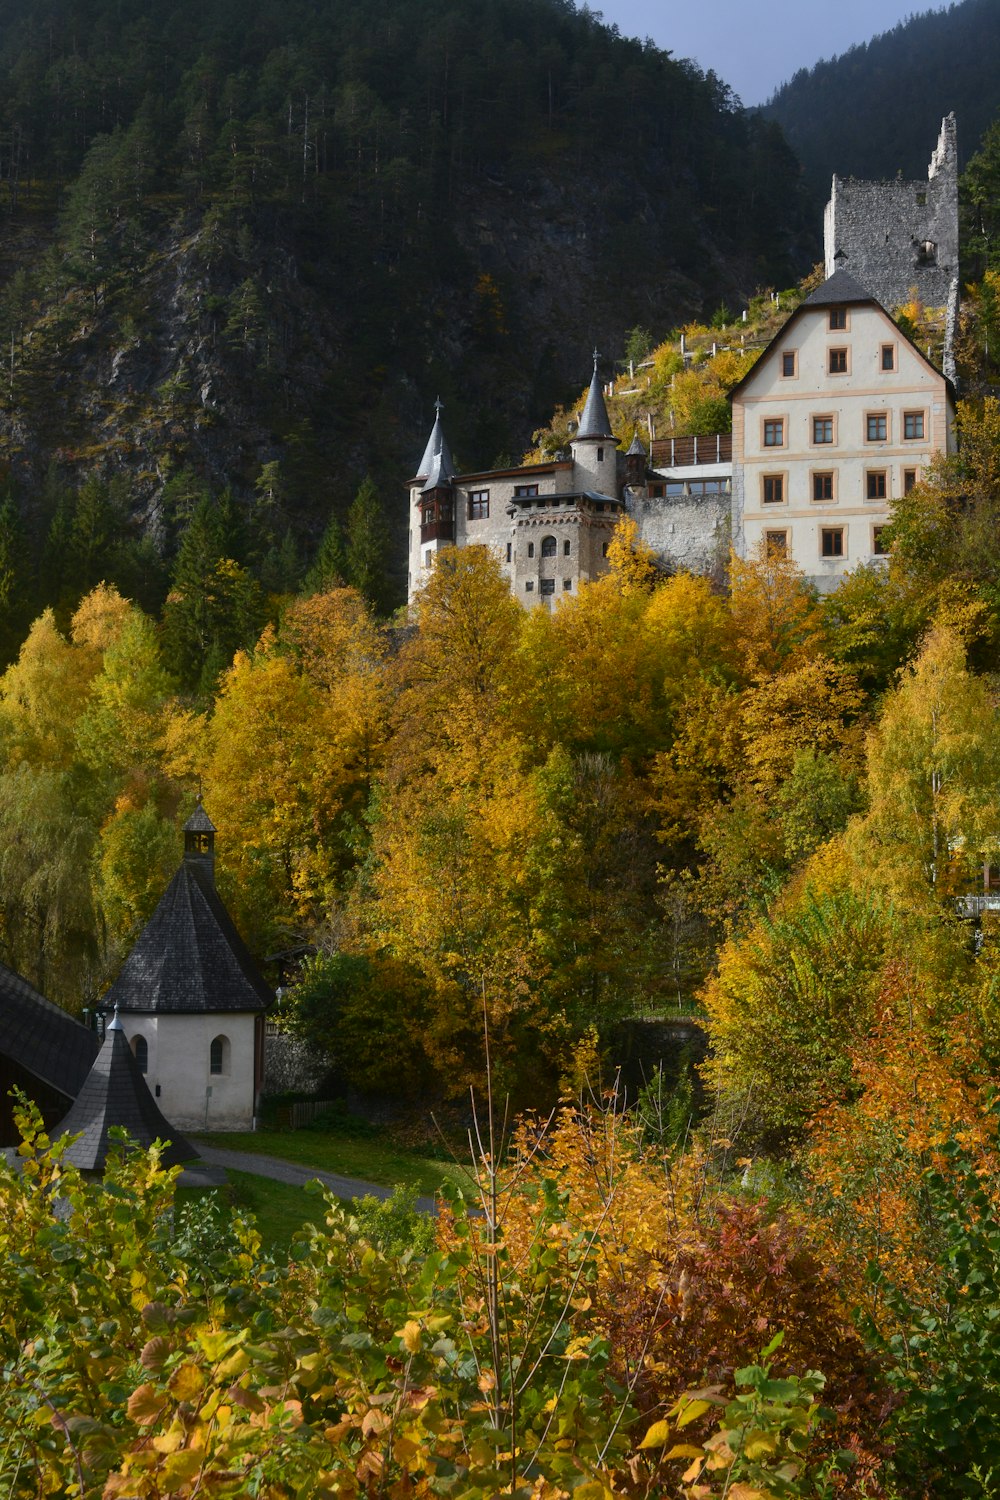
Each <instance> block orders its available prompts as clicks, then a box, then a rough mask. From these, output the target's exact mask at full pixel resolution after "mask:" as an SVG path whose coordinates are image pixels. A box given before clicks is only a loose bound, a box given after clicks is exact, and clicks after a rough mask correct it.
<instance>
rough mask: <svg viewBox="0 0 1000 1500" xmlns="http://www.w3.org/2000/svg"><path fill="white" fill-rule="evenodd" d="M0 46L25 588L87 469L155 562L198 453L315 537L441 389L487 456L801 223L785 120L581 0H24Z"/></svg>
mask: <svg viewBox="0 0 1000 1500" xmlns="http://www.w3.org/2000/svg"><path fill="white" fill-rule="evenodd" d="M0 75H2V76H3V77H4V79H5V81H6V83H7V88H6V90H5V92H4V93H3V95H2V96H0V195H2V196H0V274H2V275H3V284H2V286H0V349H2V350H3V377H2V378H0V460H2V463H3V466H4V468H5V470H6V473H7V476H8V480H9V488H10V490H11V493H12V494H13V496H14V499H15V501H16V506H17V510H18V512H19V515H20V517H21V521H22V523H23V526H24V529H25V536H24V546H25V547H26V549H27V552H28V554H29V555H30V557H31V559H33V566H34V569H35V574H36V583H37V590H36V592H37V595H38V599H37V602H47V597H46V589H47V588H48V587H49V582H48V581H47V580H48V574H50V573H51V566H49V567H48V572H47V570H46V566H45V565H44V559H45V557H46V555H47V554H46V548H48V556H49V557H50V558H51V555H52V551H53V541H52V537H53V531H52V528H53V525H54V524H55V521H56V520H57V519H58V515H59V513H60V506H63V509H64V510H65V505H64V504H63V500H62V499H60V498H59V496H64V495H65V493H66V492H69V493H70V494H76V493H78V492H79V491H80V487H81V485H82V484H83V483H84V481H85V480H86V479H87V476H88V475H94V474H97V475H100V476H102V477H103V479H104V480H105V481H109V482H110V481H111V480H113V479H115V478H116V477H117V479H118V481H119V482H120V484H119V491H118V492H117V493H118V495H119V513H120V516H121V518H122V523H123V525H124V526H125V527H126V529H127V530H129V531H130V534H133V535H134V537H135V538H136V540H137V543H138V542H140V541H141V542H143V543H144V544H145V543H150V544H151V545H152V546H153V548H154V551H155V553H156V555H157V557H158V558H159V560H160V563H161V564H162V563H163V561H164V559H165V560H166V563H167V565H168V567H169V560H170V556H171V554H172V549H173V548H174V547H175V546H176V543H177V537H178V533H179V530H180V529H181V527H182V525H183V522H184V518H185V514H187V513H190V510H191V501H190V490H191V487H192V485H194V486H197V485H201V486H203V487H204V486H208V487H209V488H210V489H212V490H214V491H216V492H217V491H218V490H220V489H221V488H222V487H224V486H227V485H228V486H230V487H231V488H232V490H233V492H234V494H235V496H236V498H237V500H238V501H239V502H242V503H243V504H244V507H245V508H246V507H248V506H249V507H251V509H252V505H253V503H254V501H255V497H256V498H259V484H260V480H261V475H262V473H263V472H265V470H266V473H267V475H268V478H267V483H266V490H267V495H268V503H269V504H270V505H271V506H272V510H273V509H274V507H277V513H276V514H272V515H271V517H270V519H269V522H268V525H269V527H270V530H271V532H272V533H274V534H275V535H278V536H280V535H282V534H283V532H285V531H287V534H288V536H289V537H290V539H291V540H290V544H289V545H290V546H294V548H297V549H298V555H299V557H300V558H301V559H302V561H303V562H304V561H307V560H308V556H309V554H310V552H311V551H312V550H313V549H314V547H315V543H316V539H317V537H318V535H319V534H320V532H321V531H322V529H323V527H324V525H325V523H326V521H327V519H328V517H329V515H330V513H331V511H333V512H334V513H337V512H342V511H343V509H344V507H345V506H346V504H347V502H348V501H349V499H350V497H351V495H352V494H353V493H354V490H355V489H356V488H357V485H358V483H359V481H360V479H361V478H362V476H363V475H364V473H365V472H366V471H368V470H370V471H372V472H373V473H374V474H375V476H376V478H377V479H379V480H380V481H381V483H382V488H383V491H384V493H385V494H386V496H387V497H389V496H391V497H392V498H393V500H395V496H396V494H397V493H399V491H398V490H397V486H398V485H399V484H400V481H401V480H402V479H404V478H405V477H407V470H408V468H409V467H411V466H412V464H413V462H414V461H415V457H416V454H417V453H418V452H419V450H420V446H421V444H422V441H423V438H424V436H425V428H426V426H427V423H428V420H429V416H430V409H431V404H432V402H433V400H434V397H435V396H436V395H437V394H438V393H440V394H441V395H442V397H443V398H444V399H445V401H446V403H447V404H448V408H449V431H450V432H452V433H453V434H454V441H455V446H456V448H457V450H458V454H459V457H460V459H461V460H462V461H463V462H465V463H466V464H470V465H473V464H487V463H490V462H492V461H493V460H494V459H495V457H496V456H497V455H498V453H500V452H503V451H507V452H514V451H517V450H518V449H519V448H521V447H523V446H524V444H525V442H526V440H527V438H528V435H529V434H530V432H531V429H532V427H533V426H534V425H535V424H536V423H537V421H538V418H539V415H540V413H542V412H544V411H546V410H549V409H551V407H552V405H553V402H554V401H556V400H558V399H560V398H562V397H563V396H565V395H566V394H568V393H570V392H572V391H575V389H576V387H577V386H578V384H579V381H580V379H581V373H582V372H585V370H586V368H587V365H588V363H589V357H588V356H589V350H590V348H591V347H592V345H593V344H594V343H595V342H597V343H598V345H599V346H600V347H601V349H602V350H603V351H604V352H605V353H606V354H609V355H614V354H616V353H618V352H619V351H620V347H621V342H622V336H623V333H624V330H625V329H626V328H628V327H629V326H630V325H632V324H636V323H638V322H642V323H644V324H649V325H651V326H666V325H668V324H670V323H674V322H676V321H678V319H680V318H683V317H685V316H689V315H692V314H696V313H700V312H702V311H703V310H705V309H706V308H707V309H712V308H714V307H715V306H717V305H718V303H719V302H720V301H722V300H725V299H727V298H728V299H729V300H731V301H732V300H735V299H736V298H738V297H741V296H744V295H746V294H748V293H751V292H752V291H753V290H754V289H755V287H756V286H757V285H759V284H768V283H771V284H774V283H777V284H782V285H783V284H787V283H788V282H789V281H791V280H792V279H793V278H794V275H795V274H796V272H797V271H798V270H799V269H801V267H802V265H803V264H804V263H807V262H808V260H809V258H810V256H811V254H812V253H813V252H814V250H815V226H814V225H813V224H812V223H810V222H809V219H808V216H807V215H806V214H805V211H804V208H803V203H802V195H801V192H800V187H799V177H798V170H797V164H796V162H795V159H794V157H793V156H792V155H791V153H790V152H789V151H788V148H787V146H786V145H785V143H784V140H783V138H782V136H781V133H780V131H779V130H778V128H777V127H776V126H774V125H773V124H771V123H769V122H767V121H764V120H761V119H759V118H757V117H753V116H749V115H746V114H744V113H743V111H741V110H739V109H735V108H734V107H733V106H732V101H731V97H730V96H729V94H728V91H727V90H725V88H724V87H723V86H721V85H720V84H719V83H718V82H717V81H716V80H714V79H711V78H706V77H704V76H703V75H702V74H700V73H699V72H698V71H697V69H695V68H694V67H693V66H692V65H690V64H686V63H679V62H676V61H674V60H673V59H672V58H670V57H669V56H668V54H666V53H664V52H661V51H659V50H657V49H656V48H654V47H651V46H645V45H643V44H641V43H639V42H635V41H628V40H626V39H624V38H621V37H619V36H617V35H616V34H614V33H613V32H612V31H610V30H609V29H608V28H606V27H604V26H602V25H600V24H599V23H598V22H597V21H596V20H595V18H594V17H593V16H591V15H590V14H589V13H586V12H584V13H577V11H576V10H575V8H574V6H573V4H572V3H570V0H461V3H458V0H281V3H280V4H278V3H276V0H240V3H236V0H200V3H198V4H196V3H194V0H175V3H173V4H171V5H170V6H169V7H167V6H162V5H159V4H157V3H155V0H9V3H8V4H7V5H6V6H5V8H4V20H3V24H2V29H0ZM274 465H276V466H277V468H273V467H271V468H268V467H267V466H274ZM178 485H179V486H180V491H181V492H182V494H181V500H180V501H179V502H178V500H177V493H178ZM53 496H56V498H55V499H54V498H53ZM398 506H399V509H398V510H397V511H396V512H395V535H396V541H397V544H398V550H399V552H400V554H401V551H402V546H401V544H402V542H403V538H404V537H405V524H406V522H405V517H404V514H403V508H402V500H400V501H399V502H398ZM0 532H2V526H0ZM0 549H2V536H0ZM93 566H94V567H96V566H97V564H94V565H93ZM101 566H102V567H104V570H105V574H106V573H108V572H109V571H110V572H111V573H113V572H114V568H113V566H111V564H108V563H106V562H102V564H101ZM101 576H104V574H102V575H101ZM158 576H160V577H161V582H160V584H158V585H156V586H155V587H154V586H153V585H150V589H151V594H150V602H152V603H155V599H154V598H153V597H152V596H153V595H155V592H156V587H159V588H160V589H161V590H162V587H163V586H164V585H163V582H162V580H163V579H165V577H166V573H165V572H163V571H162V569H161V574H160V575H158ZM76 583H78V584H79V585H80V587H83V586H85V583H86V581H85V580H84V579H82V578H81V579H78V580H76ZM73 586H74V579H73V577H69V578H64V579H63V582H62V585H61V587H63V589H64V591H66V590H68V592H69V593H72V591H73Z"/></svg>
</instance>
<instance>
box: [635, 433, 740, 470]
mask: <svg viewBox="0 0 1000 1500" xmlns="http://www.w3.org/2000/svg"><path fill="white" fill-rule="evenodd" d="M650 457H651V459H652V462H653V467H654V468H658V469H675V468H684V467H687V466H688V465H690V464H729V463H732V461H733V435H732V433H731V432H712V433H708V434H707V435H705V436H703V437H694V436H691V437H670V438H654V439H653V443H652V452H651V454H650Z"/></svg>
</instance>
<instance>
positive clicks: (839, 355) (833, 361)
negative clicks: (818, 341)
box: [830, 349, 847, 375]
mask: <svg viewBox="0 0 1000 1500" xmlns="http://www.w3.org/2000/svg"><path fill="white" fill-rule="evenodd" d="M830 374H831V375H846V374H847V350H846V349H831V350H830Z"/></svg>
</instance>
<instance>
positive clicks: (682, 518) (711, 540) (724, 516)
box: [626, 490, 732, 574]
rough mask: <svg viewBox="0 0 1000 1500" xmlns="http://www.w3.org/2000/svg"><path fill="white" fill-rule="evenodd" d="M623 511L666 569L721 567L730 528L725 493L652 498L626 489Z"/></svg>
mask: <svg viewBox="0 0 1000 1500" xmlns="http://www.w3.org/2000/svg"><path fill="white" fill-rule="evenodd" d="M626 510H627V512H628V514H629V515H630V516H631V517H632V519H633V520H634V521H635V522H636V524H637V525H638V527H639V536H640V537H641V539H642V540H643V541H644V542H646V543H647V545H648V546H650V547H652V548H653V551H654V552H655V553H656V554H657V556H658V557H659V559H660V561H661V562H662V563H663V565H664V567H665V568H667V569H668V570H669V571H670V572H676V571H677V570H678V569H681V568H685V569H687V570H688V571H689V572H691V573H709V574H716V573H718V572H721V570H722V568H724V567H725V563H726V558H727V556H728V554H729V542H730V536H731V531H732V502H731V500H730V497H729V495H669V496H667V497H666V498H656V499H652V498H650V497H648V496H645V495H637V494H636V493H635V491H633V490H627V491H626Z"/></svg>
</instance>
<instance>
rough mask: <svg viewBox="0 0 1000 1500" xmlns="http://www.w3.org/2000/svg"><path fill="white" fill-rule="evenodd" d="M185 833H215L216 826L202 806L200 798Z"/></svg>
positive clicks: (185, 825) (185, 827)
mask: <svg viewBox="0 0 1000 1500" xmlns="http://www.w3.org/2000/svg"><path fill="white" fill-rule="evenodd" d="M183 831H184V832H185V833H215V831H216V829H215V824H214V823H213V822H212V820H211V818H210V817H209V816H208V813H207V812H206V811H205V809H204V808H203V807H202V805H201V797H200V795H199V797H198V806H197V807H196V808H195V810H194V812H193V813H192V814H191V816H190V817H189V818H188V820H187V822H186V823H185V824H184V829H183Z"/></svg>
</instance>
